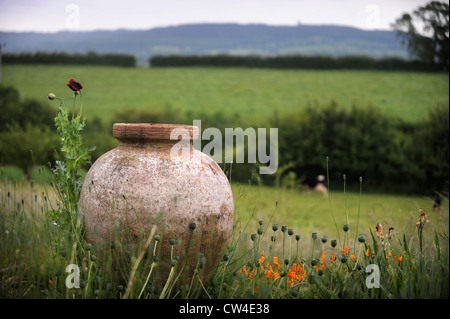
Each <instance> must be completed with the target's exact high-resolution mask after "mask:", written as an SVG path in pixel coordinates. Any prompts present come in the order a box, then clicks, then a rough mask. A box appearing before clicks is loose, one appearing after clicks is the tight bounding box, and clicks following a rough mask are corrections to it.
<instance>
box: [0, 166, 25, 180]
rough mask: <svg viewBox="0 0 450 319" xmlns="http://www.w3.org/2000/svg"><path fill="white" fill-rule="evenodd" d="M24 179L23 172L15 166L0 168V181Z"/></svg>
mask: <svg viewBox="0 0 450 319" xmlns="http://www.w3.org/2000/svg"><path fill="white" fill-rule="evenodd" d="M24 178H25V174H24V172H23V171H22V170H21V169H20V168H19V167H17V166H12V165H10V166H2V167H0V180H7V181H11V182H12V181H16V182H17V181H22V180H23V179H24Z"/></svg>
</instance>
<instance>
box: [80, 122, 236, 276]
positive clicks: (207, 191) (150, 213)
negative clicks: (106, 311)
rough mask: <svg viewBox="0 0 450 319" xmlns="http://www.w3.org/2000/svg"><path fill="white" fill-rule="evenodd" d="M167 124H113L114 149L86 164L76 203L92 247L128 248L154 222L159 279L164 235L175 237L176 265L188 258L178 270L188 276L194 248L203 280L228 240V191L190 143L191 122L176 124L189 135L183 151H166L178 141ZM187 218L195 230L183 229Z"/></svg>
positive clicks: (166, 260) (165, 263)
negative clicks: (112, 245) (186, 149)
mask: <svg viewBox="0 0 450 319" xmlns="http://www.w3.org/2000/svg"><path fill="white" fill-rule="evenodd" d="M173 128H175V126H173V125H162V124H160V125H157V124H115V125H114V129H113V132H114V136H115V137H116V138H118V139H119V146H118V147H117V148H115V149H113V150H111V151H109V152H107V153H105V154H104V155H103V156H101V157H100V158H99V159H98V160H97V161H96V162H95V163H94V164H93V165H92V167H91V169H90V170H89V172H88V173H87V175H86V178H85V181H84V184H83V188H82V192H81V200H80V206H81V210H82V214H83V215H84V216H85V220H86V222H85V230H86V237H87V240H88V241H89V242H92V243H93V244H97V245H98V244H100V243H101V242H103V243H109V242H110V240H113V241H116V242H118V241H120V242H121V243H122V244H123V243H124V244H125V245H129V244H132V242H133V241H137V238H139V235H140V234H141V233H142V231H143V232H144V234H147V236H148V234H150V230H151V228H152V226H153V225H157V227H158V228H157V230H156V234H159V235H161V241H160V243H159V244H158V245H160V247H161V255H160V272H159V274H160V277H161V278H160V280H161V282H165V279H166V278H167V274H168V272H169V270H170V264H171V258H170V249H171V247H170V244H169V239H171V238H173V239H175V240H176V242H177V244H175V245H174V255H175V256H179V258H180V259H179V261H178V265H182V264H184V263H185V262H187V264H186V267H185V270H186V273H188V274H190V275H191V274H192V269H194V268H195V267H196V265H197V262H198V257H197V256H198V253H199V252H201V253H203V254H204V260H205V265H204V267H203V269H202V270H201V272H200V275H201V277H202V279H203V280H207V279H208V277H209V276H210V275H211V274H212V272H213V271H214V269H215V268H216V266H217V264H218V263H219V261H220V259H221V257H222V252H223V250H224V248H226V246H227V244H228V242H229V240H230V238H231V234H232V228H233V214H234V203H233V195H232V192H231V188H230V185H229V183H228V180H227V178H226V176H225V174H223V172H222V170H221V169H220V167H219V166H218V165H217V164H216V163H215V162H213V161H212V160H211V159H210V158H209V157H207V156H206V155H205V154H203V153H201V152H199V151H198V150H195V149H194V148H193V147H192V139H193V138H196V137H197V136H198V128H197V127H192V126H190V127H188V126H182V128H185V129H187V130H188V131H189V133H190V135H191V142H190V143H189V144H188V147H189V150H190V152H188V153H185V152H179V153H178V154H176V155H174V154H171V149H172V147H173V145H174V144H175V143H177V142H178V141H172V140H170V131H171V130H172V129H173ZM192 223H194V224H196V228H195V229H194V230H192V229H191V228H190V227H189V226H190V224H192ZM115 225H116V226H115ZM117 226H119V228H120V230H121V233H120V234H119V235H117V232H115V227H117ZM145 240H146V239H144V240H143V241H144V242H145ZM180 243H181V244H180ZM116 247H118V246H117V245H116ZM186 252H188V254H186ZM180 268H181V266H180ZM189 269H190V270H189Z"/></svg>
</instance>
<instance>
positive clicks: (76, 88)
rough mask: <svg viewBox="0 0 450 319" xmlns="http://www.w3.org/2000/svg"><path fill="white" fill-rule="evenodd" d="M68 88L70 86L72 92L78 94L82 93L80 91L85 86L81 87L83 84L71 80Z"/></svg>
mask: <svg viewBox="0 0 450 319" xmlns="http://www.w3.org/2000/svg"><path fill="white" fill-rule="evenodd" d="M67 86H68V87H69V88H70V89H71V90H72V91H75V92H78V91H80V90H81V89H82V88H83V86H82V85H81V83H80V82H77V81H75V80H74V79H70V80H69V83H67Z"/></svg>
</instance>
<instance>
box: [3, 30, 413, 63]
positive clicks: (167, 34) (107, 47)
mask: <svg viewBox="0 0 450 319" xmlns="http://www.w3.org/2000/svg"><path fill="white" fill-rule="evenodd" d="M0 42H1V43H4V42H6V46H5V47H4V52H5V53H19V52H36V51H67V52H80V53H85V52H87V51H90V50H93V51H96V52H98V53H126V54H134V55H135V56H136V57H137V59H138V61H139V63H141V64H142V63H146V62H147V60H148V58H149V57H150V56H154V55H165V54H189V55H193V54H218V53H227V54H239V55H248V54H257V55H285V54H305V55H331V56H342V55H367V56H371V57H376V58H378V57H385V56H395V57H402V58H407V52H406V50H405V49H404V48H403V47H401V46H400V41H399V40H398V39H397V38H396V36H395V32H394V31H364V30H360V29H356V28H351V27H342V26H332V25H324V26H311V25H298V26H268V25H262V24H250V25H240V24H188V25H180V26H174V27H163V28H154V29H150V30H144V31H131V30H117V31H92V32H58V33H51V34H49V33H13V32H0Z"/></svg>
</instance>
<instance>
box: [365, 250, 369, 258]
mask: <svg viewBox="0 0 450 319" xmlns="http://www.w3.org/2000/svg"><path fill="white" fill-rule="evenodd" d="M366 256H367V257H369V248H367V250H366Z"/></svg>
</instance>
